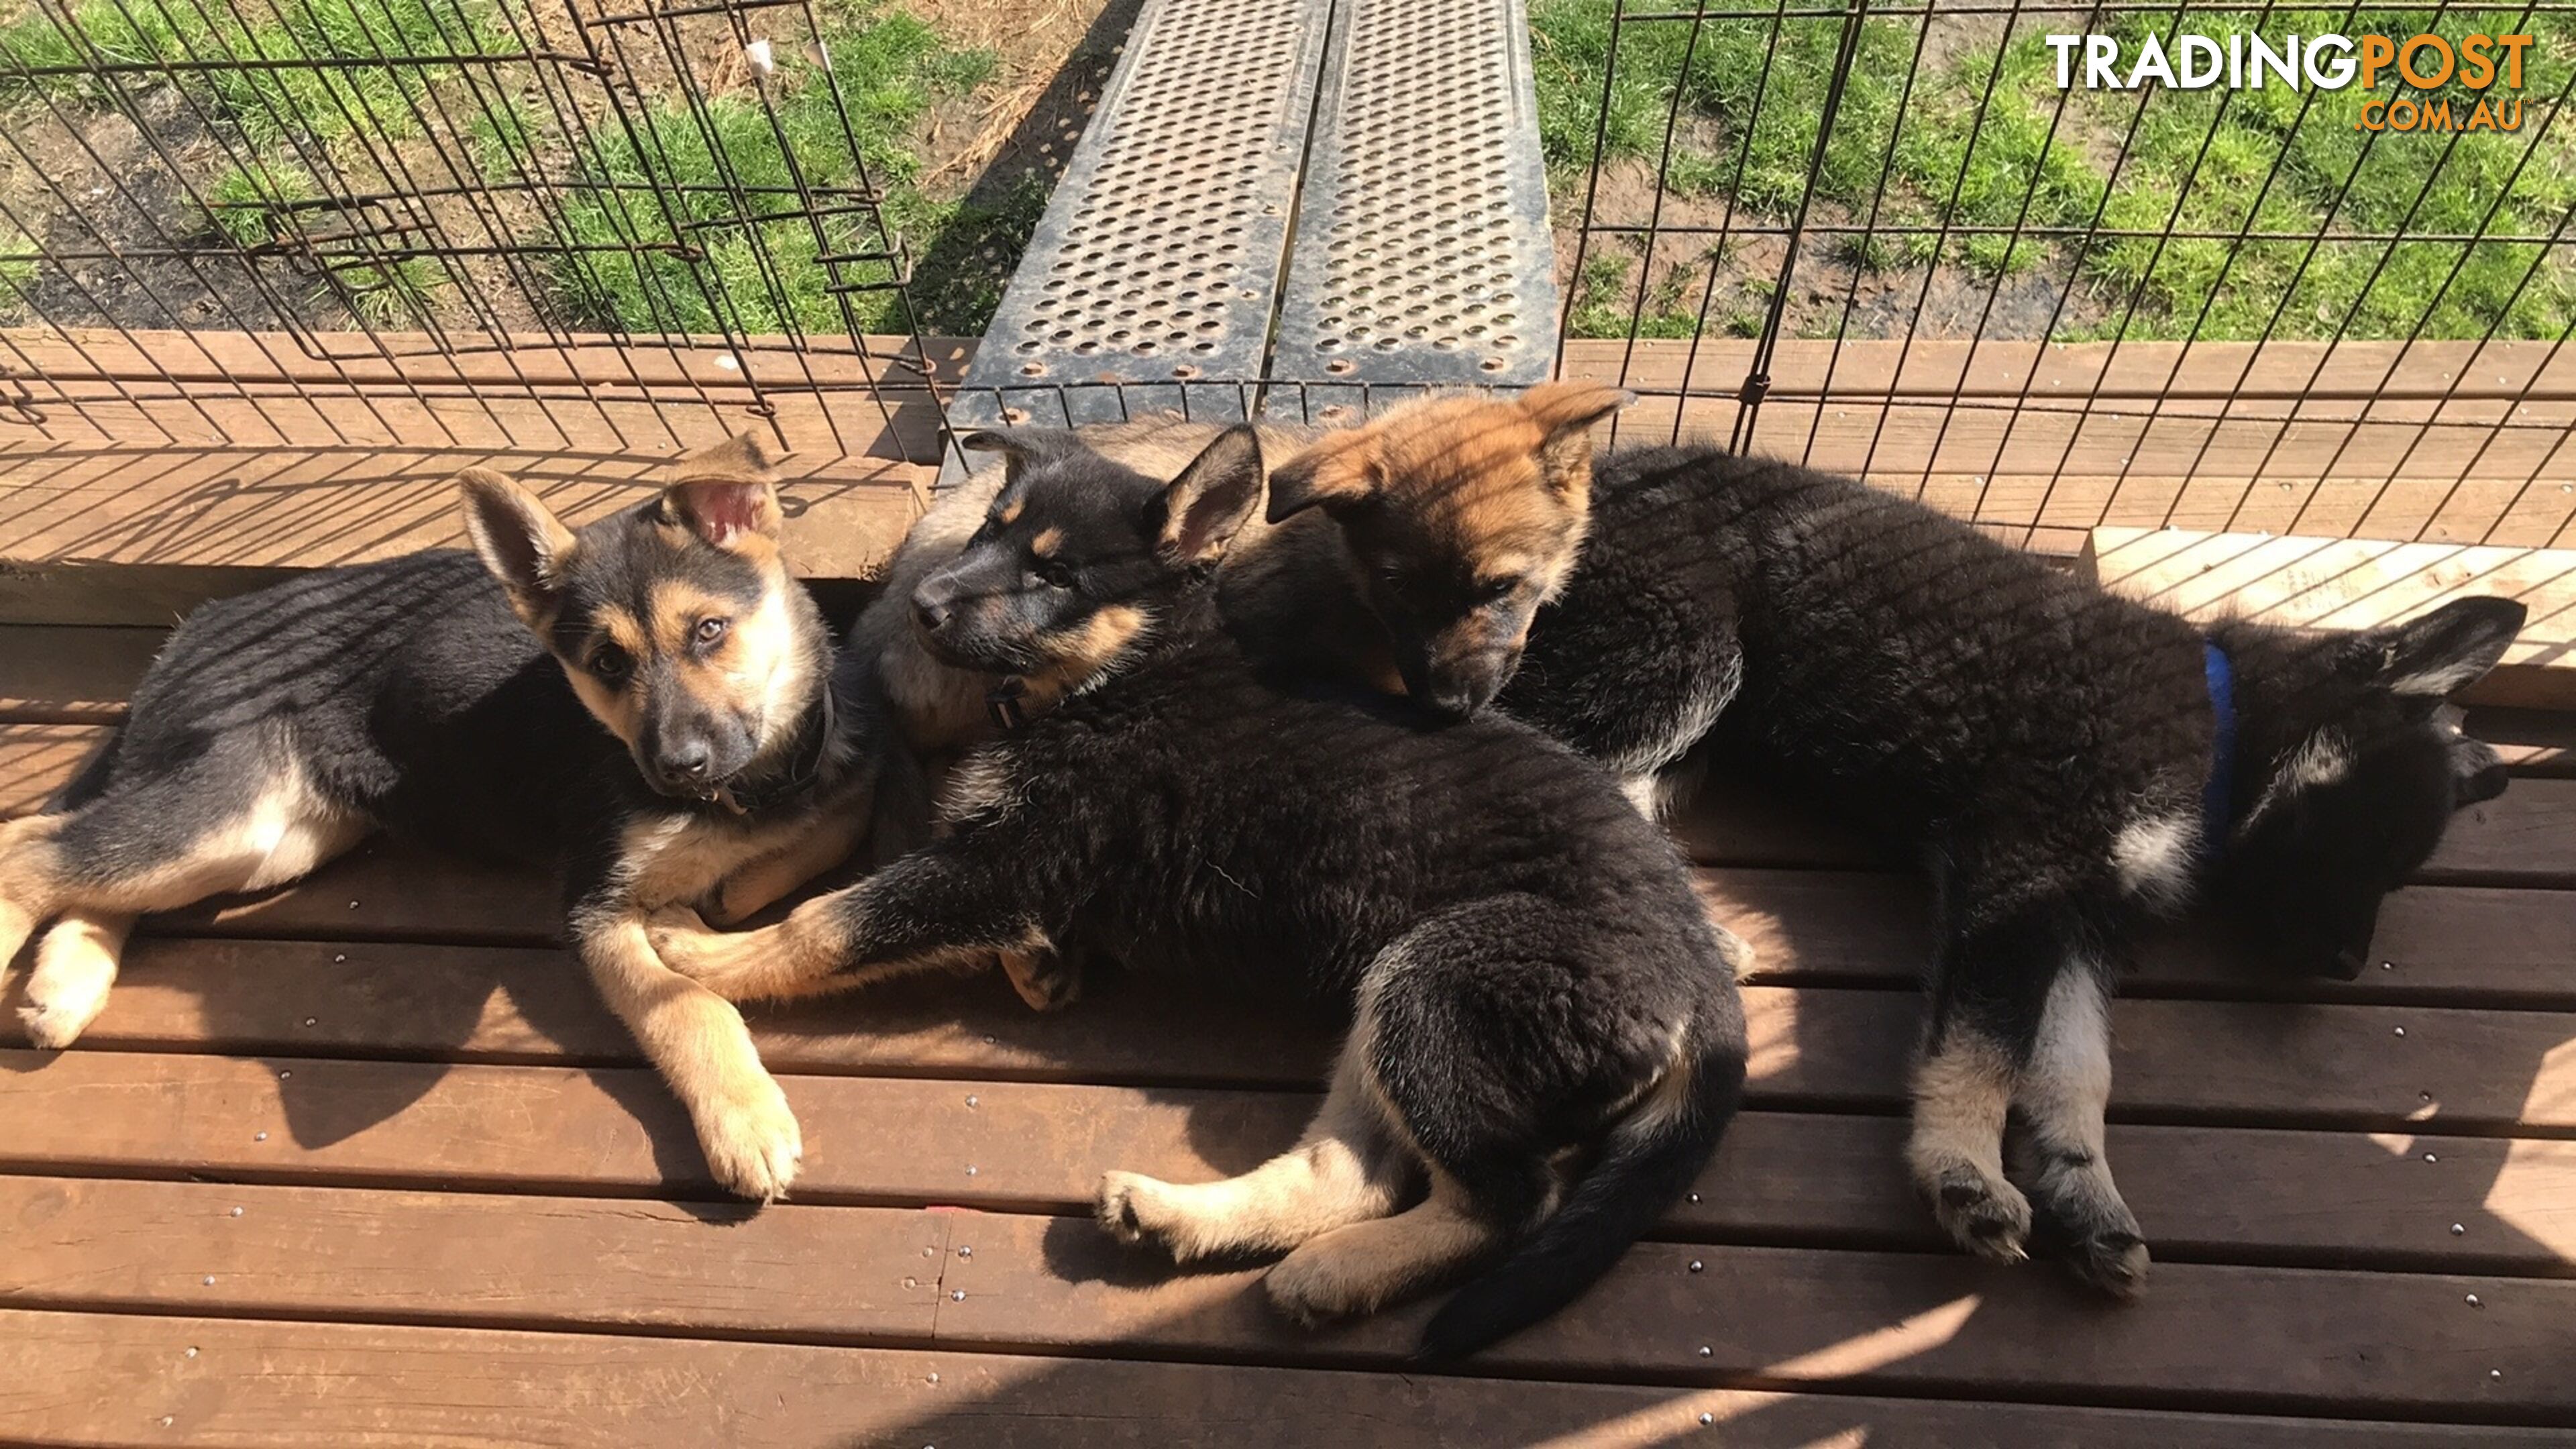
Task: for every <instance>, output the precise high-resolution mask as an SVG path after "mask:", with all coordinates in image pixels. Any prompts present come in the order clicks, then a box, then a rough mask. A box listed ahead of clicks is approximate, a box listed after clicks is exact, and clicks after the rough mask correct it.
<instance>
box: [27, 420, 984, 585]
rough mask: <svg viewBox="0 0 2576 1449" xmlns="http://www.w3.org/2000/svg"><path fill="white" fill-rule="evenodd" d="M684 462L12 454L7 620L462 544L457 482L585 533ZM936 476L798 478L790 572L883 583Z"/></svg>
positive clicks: (506, 455) (489, 456)
mask: <svg viewBox="0 0 2576 1449" xmlns="http://www.w3.org/2000/svg"><path fill="white" fill-rule="evenodd" d="M672 451H673V452H674V453H676V451H677V449H673V450H672ZM668 456H670V455H669V454H660V455H655V456H651V457H644V458H636V457H632V456H609V457H601V456H596V455H588V456H582V455H576V456H569V457H567V456H561V455H555V454H547V453H536V452H526V451H518V452H511V451H494V450H474V449H450V450H429V449H420V448H405V449H395V448H384V449H367V448H338V449H331V448H302V449H299V448H276V449H269V450H260V451H238V450H223V449H197V450H191V451H171V450H165V451H158V452H132V451H102V452H89V453H46V454H27V453H10V452H0V621H5V622H10V623H57V624H123V625H161V626H167V625H168V624H170V623H171V622H173V621H174V620H175V619H176V618H178V617H179V616H180V615H181V614H182V613H184V612H185V611H186V610H187V609H188V608H191V607H193V606H194V605H195V604H196V603H198V602H201V601H202V600H204V599H206V598H209V597H213V596H215V595H217V594H221V593H238V592H241V591H243V590H245V589H250V588H256V587H259V586H260V585H262V584H265V583H268V582H271V581H273V580H274V579H276V578H277V577H279V571H280V570H283V569H292V568H310V567H314V566H318V565H325V564H350V563H364V562H370V561H373V560H377V559H384V558H390V557H394V556H396V555H398V554H403V553H409V552H412V551H414V550H417V549H423V548H442V547H462V546H463V544H464V526H463V523H462V521H461V515H460V514H459V513H458V511H457V503H456V493H455V489H454V488H453V487H452V486H451V484H450V482H449V480H450V479H451V478H453V477H454V476H455V474H456V472H457V471H458V470H459V469H461V468H465V467H469V466H471V467H490V468H496V469H498V470H500V471H502V472H504V473H508V474H511V475H512V476H514V477H516V478H518V479H519V480H520V481H521V482H523V483H526V484H527V485H528V486H529V487H530V488H532V489H533V490H535V491H536V493H537V494H538V496H539V497H541V498H543V499H544V500H545V501H546V502H547V504H548V505H549V506H551V507H553V508H554V509H555V510H556V511H557V512H558V513H560V514H561V515H562V516H563V518H564V520H565V521H566V522H568V523H572V524H576V525H578V524H580V523H583V522H587V521H589V520H590V519H593V518H597V517H599V516H601V515H604V514H607V513H610V512H613V511H615V510H617V509H620V508H623V507H626V506H628V505H630V504H632V503H635V502H637V501H639V500H641V499H644V498H647V497H649V496H651V494H652V492H653V490H654V489H655V488H656V487H658V486H659V484H658V477H659V470H660V468H661V467H662V465H663V462H664V461H665V459H666V458H667V457H668ZM932 476H933V474H932V470H930V469H927V468H923V467H920V466H918V465H915V464H912V463H907V462H900V461H887V460H883V459H866V458H859V459H840V460H834V461H831V462H829V463H828V465H827V466H825V467H824V468H822V469H821V470H819V471H816V472H812V473H810V474H806V475H803V476H799V477H796V478H795V479H794V480H793V481H791V482H790V483H789V484H788V485H787V486H786V487H785V488H784V489H782V497H783V499H784V500H785V502H786V505H787V508H788V514H789V517H788V521H787V531H786V548H787V556H788V558H789V560H790V561H791V563H792V564H793V565H794V567H795V568H796V569H797V570H798V571H799V572H800V573H802V574H804V575H805V576H807V577H812V578H825V579H845V578H864V577H867V576H868V575H870V574H872V573H873V572H874V571H875V570H876V568H877V567H878V566H879V565H880V564H882V563H883V562H884V560H885V558H886V556H887V555H888V554H890V553H891V552H892V551H893V549H894V546H895V545H896V544H897V543H898V542H900V541H901V539H902V537H903V532H904V530H905V529H907V528H908V527H910V526H911V522H912V520H913V519H914V518H915V517H917V516H918V515H919V512H920V508H921V504H922V499H923V498H924V497H925V496H926V493H925V491H924V490H926V489H927V487H928V486H929V483H930V481H931V478H932Z"/></svg>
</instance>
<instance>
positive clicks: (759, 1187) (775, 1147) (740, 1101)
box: [697, 1078, 805, 1202]
mask: <svg viewBox="0 0 2576 1449" xmlns="http://www.w3.org/2000/svg"><path fill="white" fill-rule="evenodd" d="M763 1089H765V1090H763ZM697 1126H698V1145H699V1146H700V1147H702V1148H704V1149H705V1151H706V1154H707V1166H708V1167H709V1168H710V1169H712V1170H713V1171H714V1173H715V1178H716V1181H717V1182H718V1183H720V1184H722V1185H723V1187H724V1188H725V1190H726V1191H728V1192H733V1193H738V1194H740V1195H742V1196H744V1197H747V1198H751V1199H753V1200H754V1201H757V1202H775V1201H777V1200H778V1199H780V1198H782V1197H785V1196H786V1195H787V1189H788V1186H789V1185H790V1184H791V1183H793V1182H795V1180H796V1170H797V1168H798V1167H799V1166H800V1165H802V1164H803V1162H804V1160H805V1137H804V1133H803V1131H802V1130H801V1129H799V1128H798V1127H797V1125H796V1114H795V1113H794V1112H793V1111H791V1110H789V1108H788V1106H787V1094H786V1093H784V1092H781V1091H780V1090H778V1084H777V1083H776V1082H772V1081H769V1080H767V1079H765V1078H764V1079H763V1080H762V1081H761V1083H760V1085H759V1087H757V1088H754V1087H745V1088H744V1089H742V1090H740V1091H738V1092H735V1093H733V1094H731V1095H730V1096H728V1097H727V1098H726V1099H724V1100H722V1101H719V1102H716V1103H713V1104H710V1105H709V1106H708V1107H707V1108H706V1109H705V1110H704V1111H703V1112H702V1113H701V1114H700V1116H699V1120H698V1124H697Z"/></svg>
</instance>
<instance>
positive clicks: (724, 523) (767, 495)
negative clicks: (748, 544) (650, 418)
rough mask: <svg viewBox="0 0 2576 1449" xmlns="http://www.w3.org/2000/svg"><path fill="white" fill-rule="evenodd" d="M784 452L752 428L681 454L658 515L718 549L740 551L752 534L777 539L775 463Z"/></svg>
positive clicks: (777, 518) (776, 467)
mask: <svg viewBox="0 0 2576 1449" xmlns="http://www.w3.org/2000/svg"><path fill="white" fill-rule="evenodd" d="M784 457H786V454H784V453H781V452H779V451H778V450H777V449H776V448H774V447H772V446H770V444H769V443H768V441H767V440H765V439H763V438H762V437H761V436H760V435H759V434H758V433H756V432H742V433H736V434H734V435H733V436H732V437H730V438H727V439H725V440H724V441H723V442H721V443H716V444H713V445H711V446H709V447H704V448H700V449H698V450H697V451H696V452H693V453H683V454H681V455H680V457H679V458H678V459H677V460H676V461H674V462H673V463H672V464H671V483H670V486H669V487H667V488H665V489H663V490H662V516H663V517H664V518H667V519H669V520H670V521H671V522H673V523H676V524H679V525H681V526H682V527H684V528H686V529H688V530H689V531H690V532H691V533H694V534H696V535H697V536H698V537H700V538H702V539H705V540H706V541H707V542H708V543H710V544H713V545H714V546H715V547H717V548H721V549H725V550H728V551H731V550H735V549H739V548H740V547H741V546H742V543H743V540H744V539H745V538H746V537H747V536H750V535H753V534H757V535H759V536H760V537H763V538H769V539H775V538H777V537H778V526H779V523H780V521H781V520H782V519H783V518H784V517H785V515H784V514H782V513H781V512H780V511H779V508H778V464H779V461H780V460H781V459H783V458H784Z"/></svg>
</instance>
